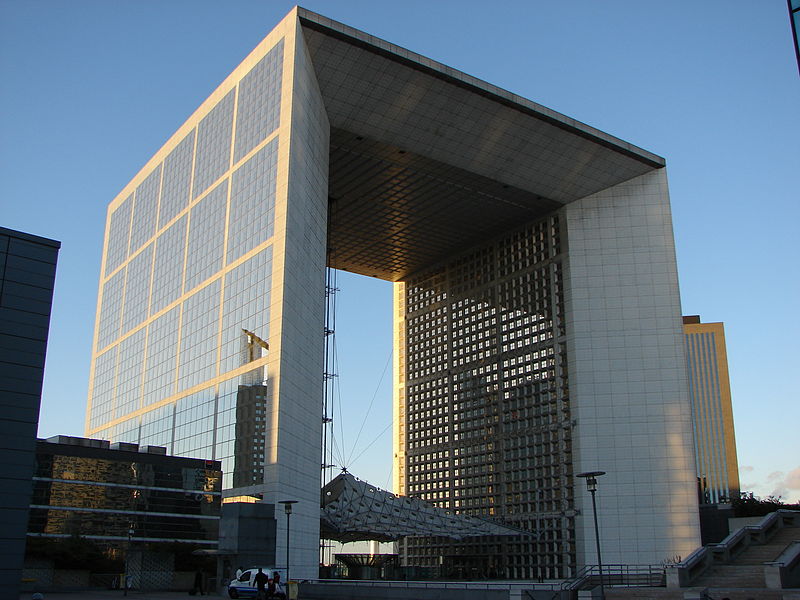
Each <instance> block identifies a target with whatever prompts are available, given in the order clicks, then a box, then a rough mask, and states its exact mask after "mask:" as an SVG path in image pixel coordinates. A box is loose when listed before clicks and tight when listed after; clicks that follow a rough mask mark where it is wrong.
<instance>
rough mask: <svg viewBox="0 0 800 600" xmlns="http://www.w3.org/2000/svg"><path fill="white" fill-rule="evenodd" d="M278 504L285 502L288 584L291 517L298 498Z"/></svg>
mask: <svg viewBox="0 0 800 600" xmlns="http://www.w3.org/2000/svg"><path fill="white" fill-rule="evenodd" d="M278 504H283V510H284V511H285V512H286V584H287V585H288V584H289V518H290V517H291V516H292V504H297V500H279V501H278ZM287 589H288V588H287Z"/></svg>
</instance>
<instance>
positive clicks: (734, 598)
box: [606, 511, 800, 600]
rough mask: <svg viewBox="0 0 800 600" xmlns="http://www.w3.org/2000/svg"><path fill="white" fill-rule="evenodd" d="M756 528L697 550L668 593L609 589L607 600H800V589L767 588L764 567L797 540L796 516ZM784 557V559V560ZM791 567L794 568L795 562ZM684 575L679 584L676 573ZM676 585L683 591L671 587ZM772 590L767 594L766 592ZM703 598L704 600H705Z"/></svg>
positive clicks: (787, 513)
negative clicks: (695, 599)
mask: <svg viewBox="0 0 800 600" xmlns="http://www.w3.org/2000/svg"><path fill="white" fill-rule="evenodd" d="M779 512H780V513H783V514H776V513H773V515H774V516H772V515H771V516H770V517H768V518H765V519H764V521H762V523H761V524H760V525H757V526H751V527H746V528H744V529H742V530H739V531H738V532H734V533H733V534H731V535H730V536H728V537H727V538H726V539H725V540H724V541H723V542H722V543H720V544H715V545H710V546H705V547H703V548H701V549H698V551H697V552H695V553H693V554H692V556H690V557H689V558H687V560H686V561H684V562H683V563H681V564H680V565H676V567H675V571H674V572H673V573H672V576H671V575H670V574H669V570H668V581H670V580H671V581H670V583H671V585H669V587H668V588H666V589H665V588H649V589H648V588H628V589H621V588H616V589H614V588H610V589H609V588H607V589H606V598H607V599H608V600H646V599H653V600H684V599H688V598H698V599H701V598H708V599H713V600H722V599H723V598H726V599H729V600H800V588H790V589H775V587H776V586H775V585H774V582H773V585H769V581H768V580H767V570H768V569H769V568H770V567H769V566H768V565H765V564H764V563H770V562H772V561H775V560H776V559H778V557H779V556H781V554H782V553H784V550H786V549H787V548H788V547H789V546H790V545H791V544H792V542H795V541H797V540H800V515H798V514H797V513H794V514H791V513H790V511H779ZM785 556H786V555H785V554H784V557H785ZM794 560H795V564H796V560H797V559H796V558H795V559H794ZM679 570H682V573H681V576H680V578H678V577H676V576H675V575H677V572H678V571H679ZM678 579H680V580H681V585H680V586H677V585H675V583H676V581H678ZM770 588H771V589H770ZM704 594H705V595H704Z"/></svg>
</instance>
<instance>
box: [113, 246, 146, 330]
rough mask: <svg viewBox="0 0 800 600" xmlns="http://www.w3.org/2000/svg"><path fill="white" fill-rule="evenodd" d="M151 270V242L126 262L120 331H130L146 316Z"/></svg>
mask: <svg viewBox="0 0 800 600" xmlns="http://www.w3.org/2000/svg"><path fill="white" fill-rule="evenodd" d="M152 270H153V244H150V245H148V246H147V247H146V248H145V249H144V250H142V251H141V252H140V253H139V254H137V255H136V256H135V257H134V258H133V259H132V260H131V262H130V263H128V275H127V278H126V280H125V308H124V311H123V315H122V330H121V333H126V332H128V331H130V330H131V329H133V328H134V327H136V326H137V325H138V324H139V323H141V322H142V321H144V320H145V318H147V305H148V302H149V301H150V274H151V272H152Z"/></svg>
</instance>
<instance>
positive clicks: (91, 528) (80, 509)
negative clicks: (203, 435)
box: [25, 435, 222, 590]
mask: <svg viewBox="0 0 800 600" xmlns="http://www.w3.org/2000/svg"><path fill="white" fill-rule="evenodd" d="M221 486H222V473H221V472H220V464H219V462H217V461H211V460H201V459H195V458H184V457H179V456H167V455H166V448H163V447H159V446H139V445H138V444H130V443H125V442H118V443H114V444H109V442H108V441H106V440H98V439H86V438H77V437H70V436H63V435H57V436H53V437H50V438H47V439H46V440H43V439H40V440H38V441H37V443H36V468H35V471H34V475H33V494H32V497H31V505H30V517H29V520H28V531H27V539H28V543H27V548H26V552H25V555H26V556H25V559H26V560H25V574H26V578H27V579H30V580H34V581H35V586H34V587H35V588H36V589H39V590H42V589H46V588H49V589H57V588H59V587H79V588H80V587H83V588H88V587H90V586H97V585H98V583H106V584H108V583H110V581H108V578H107V576H106V575H104V574H107V573H108V572H109V570H110V569H112V568H113V567H114V566H116V567H117V568H118V569H119V571H123V570H126V571H127V573H128V575H129V576H130V578H131V585H132V587H135V588H136V589H169V588H170V587H172V585H174V581H173V580H174V563H175V554H176V552H178V551H179V549H180V548H181V547H183V548H184V549H183V550H182V551H180V552H181V554H183V555H189V554H190V553H191V552H193V551H197V550H200V551H216V549H217V546H218V538H219V530H220V507H221V500H222V493H221ZM64 544H67V545H68V547H69V548H70V549H71V550H72V552H66V554H67V556H66V557H65V550H64V547H63V545H64ZM73 553H83V554H84V555H85V556H87V557H89V556H93V557H95V560H86V559H84V562H79V563H78V565H77V566H78V569H77V570H76V565H75V564H66V565H65V564H63V563H64V561H65V560H66V561H67V562H68V563H72V561H73V560H74V559H72V554H73ZM114 561H116V562H114ZM98 562H100V563H104V564H97V563H98ZM123 564H124V565H125V566H122V565H123ZM92 574H95V576H94V578H93V576H92Z"/></svg>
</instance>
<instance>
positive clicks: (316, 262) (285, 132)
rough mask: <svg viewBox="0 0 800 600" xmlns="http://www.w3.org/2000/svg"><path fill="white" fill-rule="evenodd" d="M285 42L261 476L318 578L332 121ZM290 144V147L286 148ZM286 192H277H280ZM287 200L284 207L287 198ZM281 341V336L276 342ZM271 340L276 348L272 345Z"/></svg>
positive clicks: (281, 541)
mask: <svg viewBox="0 0 800 600" xmlns="http://www.w3.org/2000/svg"><path fill="white" fill-rule="evenodd" d="M294 29H295V30H294V32H293V33H292V34H290V35H287V38H286V42H287V45H286V49H287V52H286V55H287V56H286V61H287V62H285V63H284V72H285V73H287V76H286V77H285V79H284V91H283V99H284V103H285V104H286V105H287V110H288V111H290V114H284V115H282V117H281V123H282V127H281V141H282V146H281V149H280V150H279V159H278V187H279V190H278V194H277V202H276V207H275V243H274V248H275V257H274V259H273V262H274V264H275V271H273V280H274V281H275V285H274V287H273V299H274V302H273V308H272V309H271V313H270V314H271V315H272V316H271V321H272V323H271V325H270V327H271V328H272V329H271V331H273V332H278V335H277V336H275V335H274V334H273V336H272V338H271V340H270V342H271V353H270V356H271V357H273V358H274V360H275V362H274V363H273V365H272V368H271V369H269V370H270V372H271V373H272V374H273V379H272V381H273V384H274V386H275V398H276V410H277V419H273V421H272V423H271V425H269V427H271V428H272V430H271V431H268V432H267V439H268V440H271V442H270V443H269V445H270V447H269V448H268V450H267V455H268V459H267V465H266V467H265V470H264V493H265V501H267V502H279V501H281V500H296V501H297V504H295V505H294V509H293V513H292V517H291V543H290V553H291V555H290V575H291V577H292V578H314V577H317V576H318V565H319V489H320V456H321V455H322V450H321V439H322V432H321V430H322V406H321V399H322V385H323V381H322V377H321V373H322V372H323V336H322V332H323V329H324V313H325V306H324V299H325V260H326V231H327V229H326V225H327V209H328V194H327V191H328V183H327V182H328V148H329V139H328V136H329V131H330V127H329V125H328V119H327V116H326V114H325V110H324V107H323V105H322V99H321V97H320V94H319V89H318V88H317V84H316V78H315V75H314V70H313V67H312V65H311V62H310V60H309V58H308V53H307V50H306V48H305V43H304V41H303V36H302V35H301V34H300V33H299V25H297V24H296V20H294ZM284 140H286V143H284ZM280 188H283V189H280ZM284 199H285V201H284ZM276 338H277V339H276ZM273 341H274V342H275V345H274V346H273V345H272V343H273ZM275 516H276V519H277V526H278V529H277V543H276V549H275V550H276V559H277V562H278V565H282V564H284V563H285V556H286V529H285V527H286V517H285V516H284V511H283V508H282V506H280V505H276V515H275Z"/></svg>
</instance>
